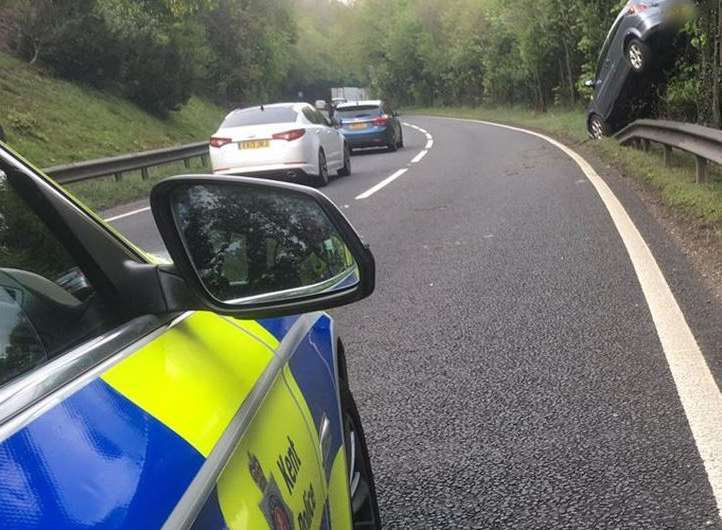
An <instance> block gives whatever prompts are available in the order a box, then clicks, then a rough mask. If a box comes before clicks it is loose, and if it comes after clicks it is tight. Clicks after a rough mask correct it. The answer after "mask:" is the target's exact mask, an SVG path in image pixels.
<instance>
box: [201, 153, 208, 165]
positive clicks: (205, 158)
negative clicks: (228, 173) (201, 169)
mask: <svg viewBox="0 0 722 530" xmlns="http://www.w3.org/2000/svg"><path fill="white" fill-rule="evenodd" d="M201 164H203V165H204V166H207V165H208V155H201Z"/></svg>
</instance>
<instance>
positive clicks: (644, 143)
mask: <svg viewBox="0 0 722 530" xmlns="http://www.w3.org/2000/svg"><path fill="white" fill-rule="evenodd" d="M642 151H644V152H645V153H646V152H647V151H649V140H647V139H646V138H642Z"/></svg>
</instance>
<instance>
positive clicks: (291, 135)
mask: <svg viewBox="0 0 722 530" xmlns="http://www.w3.org/2000/svg"><path fill="white" fill-rule="evenodd" d="M304 134H306V129H293V130H292V131H285V132H280V133H276V134H274V135H273V136H271V138H273V139H274V140H286V141H287V142H290V141H293V140H298V139H299V138H301V137H302V136H303V135H304Z"/></svg>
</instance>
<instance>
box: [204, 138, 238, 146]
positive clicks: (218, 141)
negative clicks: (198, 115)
mask: <svg viewBox="0 0 722 530" xmlns="http://www.w3.org/2000/svg"><path fill="white" fill-rule="evenodd" d="M232 141H233V140H231V139H230V138H218V137H216V136H214V137H213V138H211V141H210V142H209V144H210V146H211V147H223V146H224V145H226V144H229V143H231V142H232Z"/></svg>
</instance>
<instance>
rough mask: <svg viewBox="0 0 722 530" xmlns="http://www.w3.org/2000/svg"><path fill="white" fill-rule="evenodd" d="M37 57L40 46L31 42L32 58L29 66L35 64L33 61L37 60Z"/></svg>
mask: <svg viewBox="0 0 722 530" xmlns="http://www.w3.org/2000/svg"><path fill="white" fill-rule="evenodd" d="M38 55H40V44H38V43H37V42H36V41H33V58H32V59H30V63H29V64H35V61H37V60H38Z"/></svg>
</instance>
